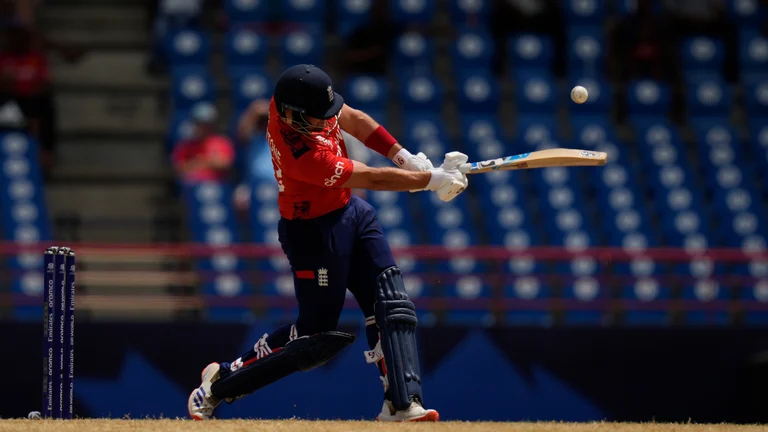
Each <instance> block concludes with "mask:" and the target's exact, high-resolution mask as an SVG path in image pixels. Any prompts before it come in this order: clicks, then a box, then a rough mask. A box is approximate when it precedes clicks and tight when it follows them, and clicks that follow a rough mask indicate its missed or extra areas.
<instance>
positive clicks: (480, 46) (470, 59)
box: [451, 30, 495, 75]
mask: <svg viewBox="0 0 768 432" xmlns="http://www.w3.org/2000/svg"><path fill="white" fill-rule="evenodd" d="M494 50H495V48H494V43H493V39H491V37H490V35H489V34H488V33H486V32H485V31H482V30H464V31H461V32H459V34H458V36H457V37H456V40H455V41H454V43H453V46H452V47H451V61H452V63H453V71H454V73H458V74H459V75H461V74H464V73H468V72H469V71H487V70H488V69H489V68H490V65H491V58H492V57H493V53H494Z"/></svg>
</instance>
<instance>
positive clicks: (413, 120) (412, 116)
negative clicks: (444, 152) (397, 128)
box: [403, 112, 446, 142]
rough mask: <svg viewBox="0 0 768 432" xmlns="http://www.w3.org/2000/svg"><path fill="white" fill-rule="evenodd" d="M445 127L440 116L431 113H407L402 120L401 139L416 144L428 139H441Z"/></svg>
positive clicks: (444, 133)
mask: <svg viewBox="0 0 768 432" xmlns="http://www.w3.org/2000/svg"><path fill="white" fill-rule="evenodd" d="M445 135H446V132H445V125H444V123H443V120H442V119H441V118H440V114H437V113H433V112H418V113H408V115H406V116H405V118H404V127H403V138H404V139H405V140H406V142H416V141H421V140H425V139H430V138H437V139H443V138H444V137H445Z"/></svg>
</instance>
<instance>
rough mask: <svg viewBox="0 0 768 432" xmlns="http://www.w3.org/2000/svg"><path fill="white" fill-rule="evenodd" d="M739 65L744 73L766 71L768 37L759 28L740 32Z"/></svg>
mask: <svg viewBox="0 0 768 432" xmlns="http://www.w3.org/2000/svg"><path fill="white" fill-rule="evenodd" d="M739 67H740V68H741V72H742V73H746V74H750V73H765V71H766V67H768V39H766V38H765V36H762V35H761V34H760V33H759V32H758V31H757V30H744V31H742V32H741V33H740V41H739Z"/></svg>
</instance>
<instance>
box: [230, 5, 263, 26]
mask: <svg viewBox="0 0 768 432" xmlns="http://www.w3.org/2000/svg"><path fill="white" fill-rule="evenodd" d="M269 3H270V2H269V0H225V1H224V10H225V11H226V13H227V18H229V20H230V21H231V22H233V23H260V22H266V21H267V20H268V19H269Z"/></svg>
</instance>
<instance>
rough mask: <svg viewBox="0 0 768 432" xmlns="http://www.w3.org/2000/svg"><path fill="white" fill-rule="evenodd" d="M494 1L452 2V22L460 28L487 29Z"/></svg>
mask: <svg viewBox="0 0 768 432" xmlns="http://www.w3.org/2000/svg"><path fill="white" fill-rule="evenodd" d="M491 2H492V0H451V22H452V23H453V25H455V26H458V27H467V28H470V27H480V28H482V27H486V26H487V25H488V21H489V18H490V14H491Z"/></svg>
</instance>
